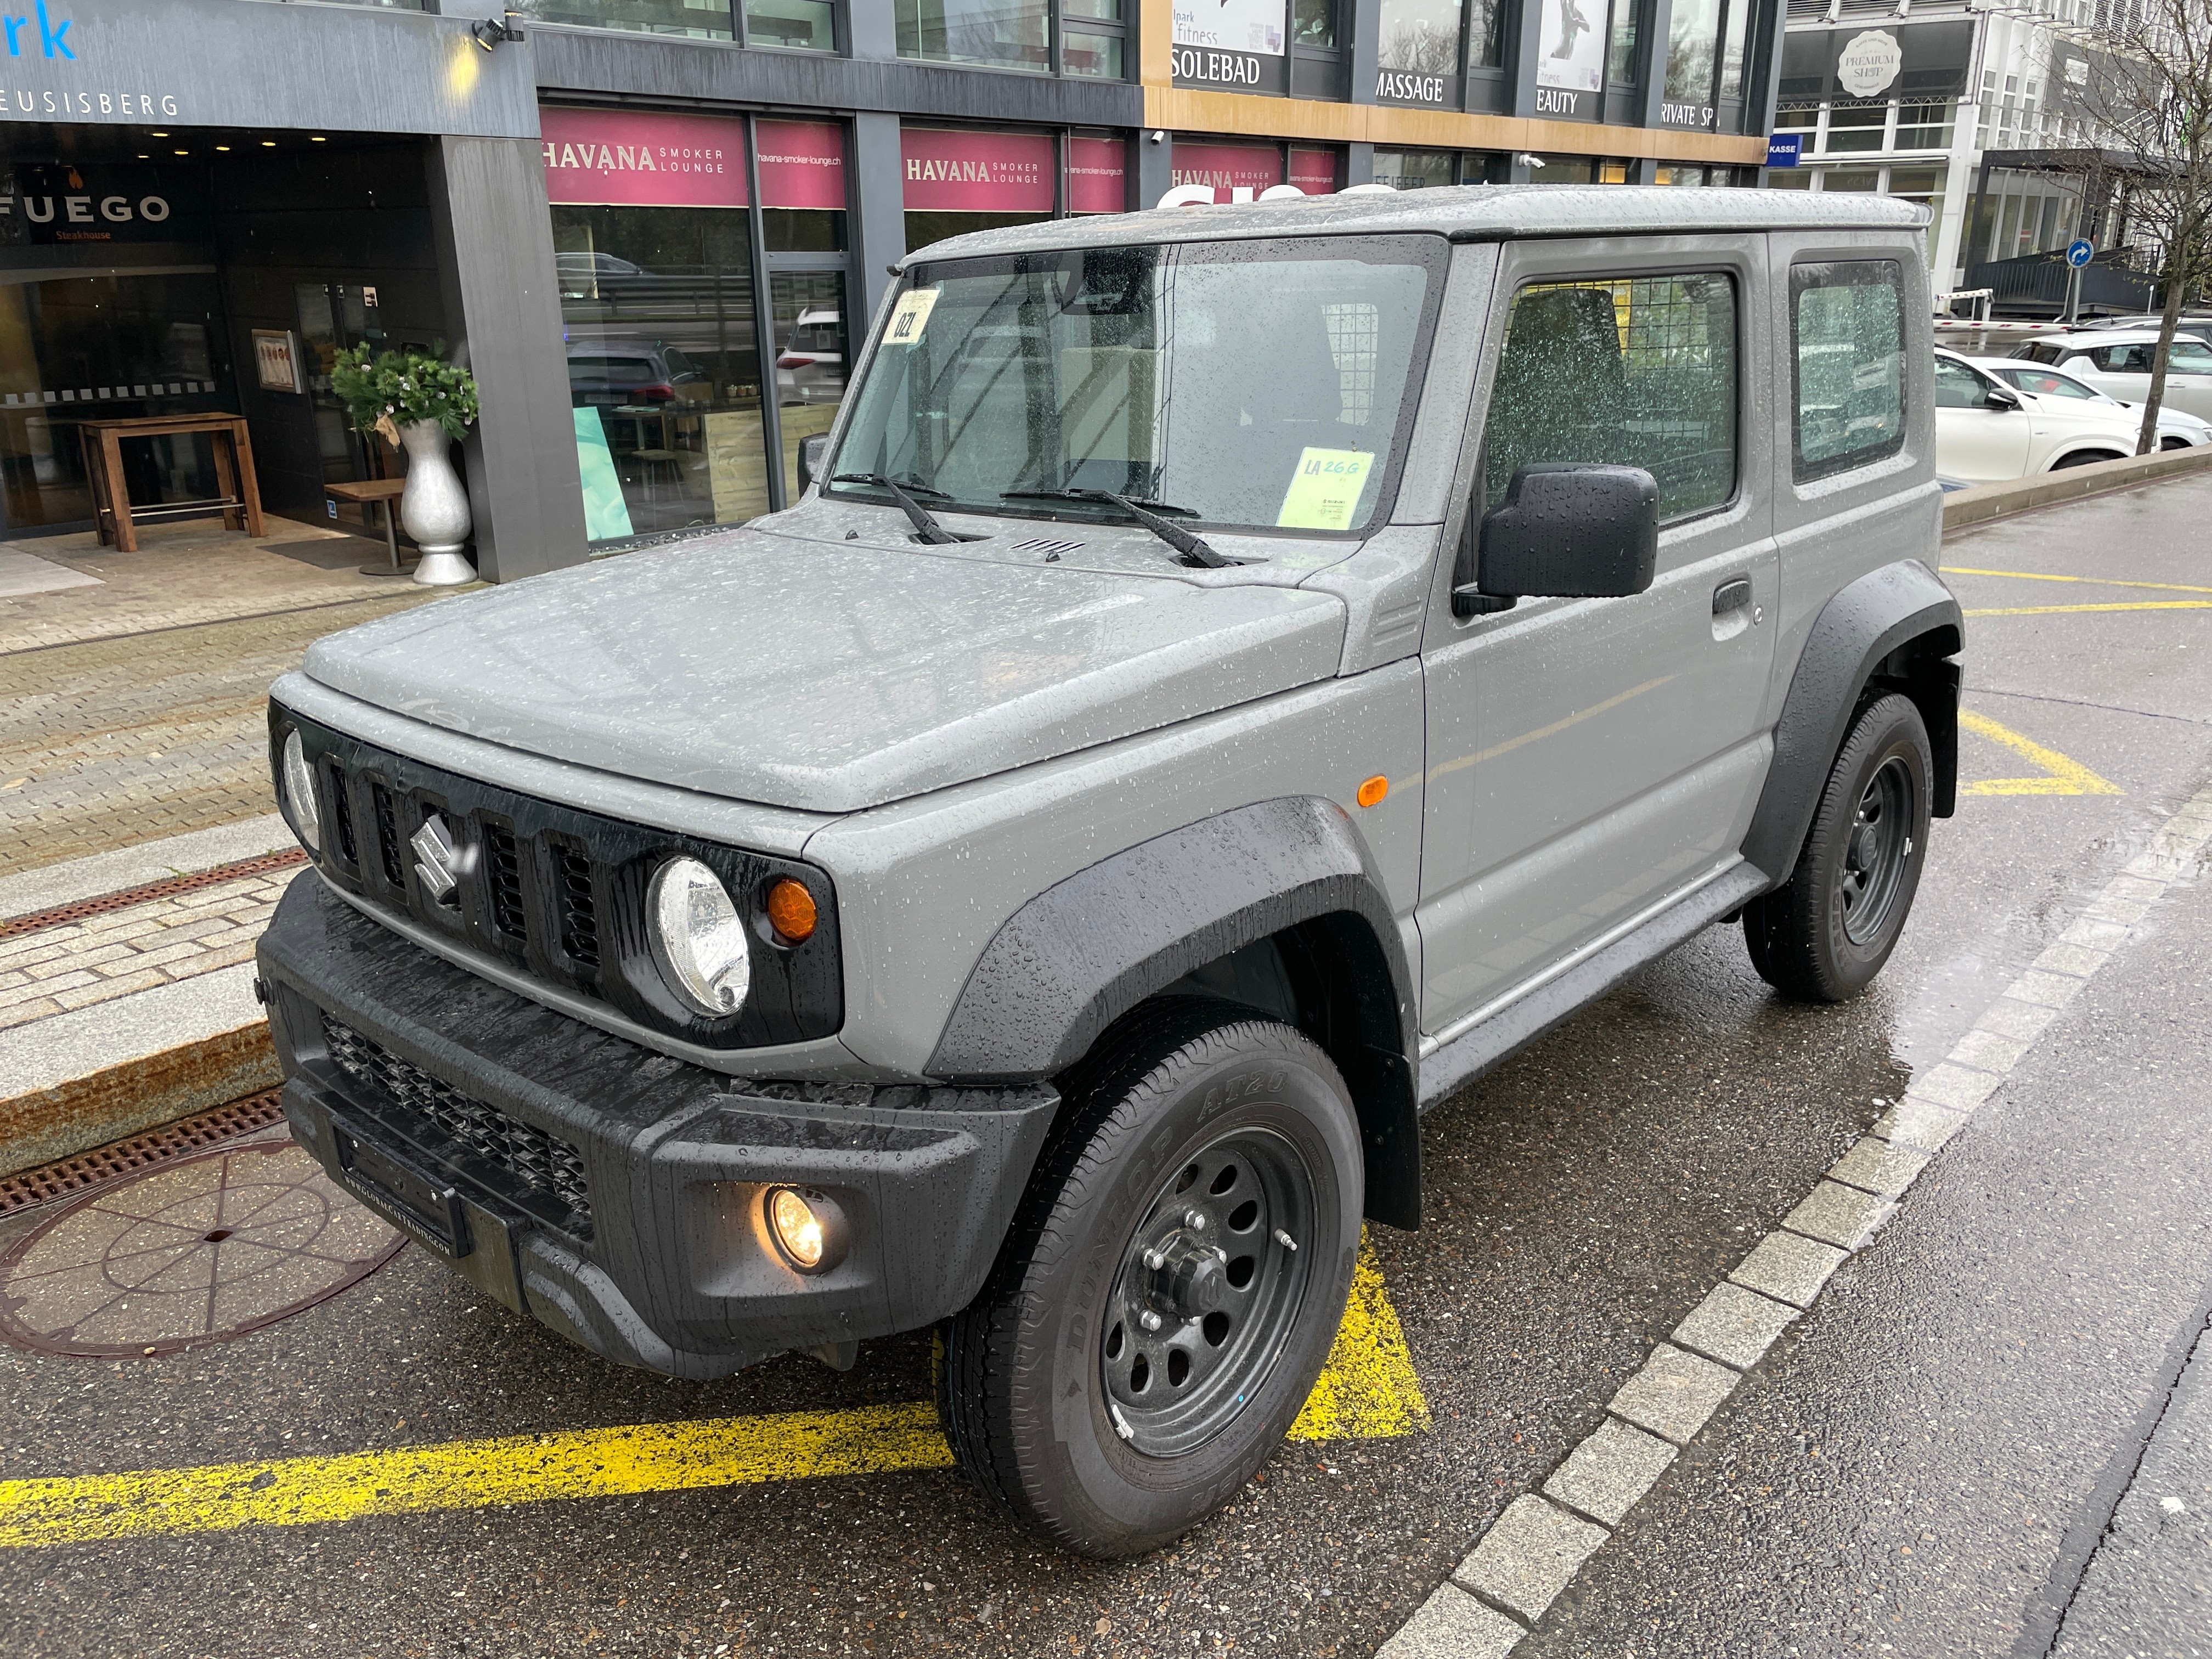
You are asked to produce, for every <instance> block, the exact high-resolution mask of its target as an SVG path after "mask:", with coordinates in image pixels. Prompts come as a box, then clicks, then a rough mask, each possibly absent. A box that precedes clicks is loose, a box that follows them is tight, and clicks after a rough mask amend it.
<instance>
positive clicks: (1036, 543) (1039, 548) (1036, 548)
mask: <svg viewBox="0 0 2212 1659" xmlns="http://www.w3.org/2000/svg"><path fill="white" fill-rule="evenodd" d="M1085 545H1086V544H1085V543H1082V542H1055V541H1053V540H1050V539H1048V538H1046V537H1042V536H1036V537H1032V538H1030V540H1028V541H1025V542H1016V543H1015V544H1013V546H1012V548H1011V549H1009V551H1011V552H1015V553H1073V552H1074V551H1075V550H1076V549H1077V548H1079V547H1082V546H1085Z"/></svg>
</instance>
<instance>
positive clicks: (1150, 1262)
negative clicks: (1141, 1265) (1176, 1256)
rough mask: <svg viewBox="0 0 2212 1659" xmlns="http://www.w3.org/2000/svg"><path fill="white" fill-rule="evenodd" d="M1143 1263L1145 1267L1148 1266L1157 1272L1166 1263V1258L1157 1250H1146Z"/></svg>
mask: <svg viewBox="0 0 2212 1659" xmlns="http://www.w3.org/2000/svg"><path fill="white" fill-rule="evenodd" d="M1145 1265H1146V1267H1150V1268H1151V1269H1152V1271H1153V1272H1154V1273H1158V1271H1159V1270H1160V1269H1161V1268H1163V1267H1166V1266H1167V1265H1168V1259H1167V1257H1165V1256H1164V1255H1161V1254H1160V1253H1159V1252H1158V1250H1146V1252H1145Z"/></svg>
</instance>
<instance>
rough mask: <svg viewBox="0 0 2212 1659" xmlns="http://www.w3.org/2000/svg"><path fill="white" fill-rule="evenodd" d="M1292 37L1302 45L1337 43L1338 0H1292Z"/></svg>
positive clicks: (1330, 44)
mask: <svg viewBox="0 0 2212 1659" xmlns="http://www.w3.org/2000/svg"><path fill="white" fill-rule="evenodd" d="M1291 40H1294V41H1296V42H1297V44H1298V45H1299V46H1334V45H1335V44H1336V0H1291Z"/></svg>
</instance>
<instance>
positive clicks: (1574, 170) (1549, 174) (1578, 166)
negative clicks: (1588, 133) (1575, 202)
mask: <svg viewBox="0 0 2212 1659" xmlns="http://www.w3.org/2000/svg"><path fill="white" fill-rule="evenodd" d="M1529 159H1530V160H1531V161H1537V162H1541V163H1542V165H1541V167H1530V168H1529V170H1528V177H1529V179H1530V180H1531V181H1533V182H1534V183H1536V184H1540V185H1594V184H1596V183H1597V182H1598V176H1597V165H1598V164H1597V157H1595V155H1536V156H1532V157H1530V158H1529Z"/></svg>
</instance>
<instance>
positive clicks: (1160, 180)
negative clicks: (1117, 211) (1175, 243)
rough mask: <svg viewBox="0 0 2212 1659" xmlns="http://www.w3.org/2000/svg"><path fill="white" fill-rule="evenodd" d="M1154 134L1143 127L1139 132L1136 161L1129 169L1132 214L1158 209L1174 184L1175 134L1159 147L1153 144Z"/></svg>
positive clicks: (1149, 129)
mask: <svg viewBox="0 0 2212 1659" xmlns="http://www.w3.org/2000/svg"><path fill="white" fill-rule="evenodd" d="M1154 131H1157V129H1155V128H1152V127H1142V128H1139V130H1138V132H1137V154H1136V158H1135V161H1134V162H1133V165H1132V166H1131V167H1130V168H1129V211H1130V212H1132V213H1141V212H1143V211H1144V210H1146V208H1150V207H1157V206H1158V205H1159V200H1160V197H1163V196H1164V195H1166V194H1167V193H1168V191H1170V189H1172V188H1173V187H1174V185H1175V134H1173V133H1170V134H1168V135H1167V137H1164V138H1163V139H1161V140H1160V141H1159V143H1157V144H1156V143H1153V142H1152V134H1153V132H1154Z"/></svg>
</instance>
